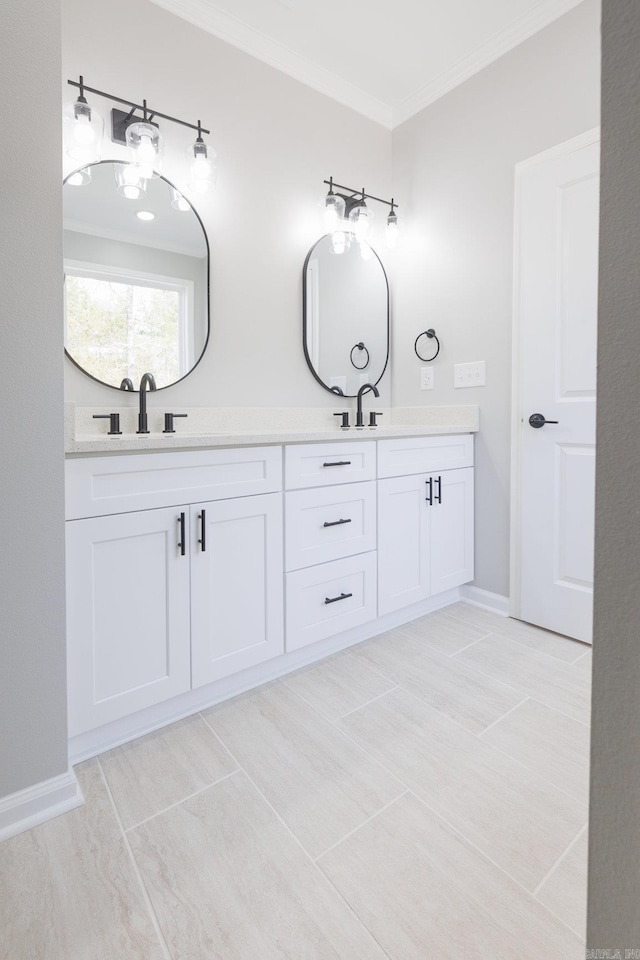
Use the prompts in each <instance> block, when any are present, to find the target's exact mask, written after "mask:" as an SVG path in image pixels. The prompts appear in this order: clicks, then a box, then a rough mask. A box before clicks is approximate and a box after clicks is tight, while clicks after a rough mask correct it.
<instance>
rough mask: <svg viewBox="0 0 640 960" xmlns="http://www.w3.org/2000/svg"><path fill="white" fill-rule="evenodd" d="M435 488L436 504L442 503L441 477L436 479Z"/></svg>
mask: <svg viewBox="0 0 640 960" xmlns="http://www.w3.org/2000/svg"><path fill="white" fill-rule="evenodd" d="M436 487H437V488H438V492H437V493H436V503H442V477H438V479H437V480H436Z"/></svg>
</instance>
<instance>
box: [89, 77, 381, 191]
mask: <svg viewBox="0 0 640 960" xmlns="http://www.w3.org/2000/svg"><path fill="white" fill-rule="evenodd" d="M86 89H87V90H88V89H89V87H87V88H86ZM322 182H323V183H326V184H327V186H328V187H329V188H330V189H331V190H333V188H334V187H337V188H338V190H346V191H347V192H348V193H350V194H351V197H352V198H354V199H355V198H356V197H357V198H358V199H359V200H377V202H378V203H384V204H385V206H387V207H391V208H392V209H393V208H395V209H396V210H397V209H398V204H397V203H396V202H395V200H393V199H392V200H383V199H382V197H374V195H373V194H372V193H365V189H364V187H363V188H362V190H354V188H353V187H345V185H344V184H343V183H336V182H335V180H334V179H333V177H330V178H329V179H328V180H323V181H322Z"/></svg>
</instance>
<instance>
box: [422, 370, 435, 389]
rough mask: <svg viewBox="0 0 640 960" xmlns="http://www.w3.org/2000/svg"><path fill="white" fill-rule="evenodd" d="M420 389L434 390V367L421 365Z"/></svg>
mask: <svg viewBox="0 0 640 960" xmlns="http://www.w3.org/2000/svg"><path fill="white" fill-rule="evenodd" d="M420 389H421V390H433V367H420Z"/></svg>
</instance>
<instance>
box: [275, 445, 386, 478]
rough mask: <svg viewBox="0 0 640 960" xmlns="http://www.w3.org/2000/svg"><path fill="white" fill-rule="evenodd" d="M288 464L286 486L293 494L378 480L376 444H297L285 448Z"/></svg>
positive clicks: (286, 467) (285, 459) (286, 462)
mask: <svg viewBox="0 0 640 960" xmlns="http://www.w3.org/2000/svg"><path fill="white" fill-rule="evenodd" d="M284 464H285V486H286V487H287V489H289V490H296V489H300V488H303V487H325V486H330V485H331V484H335V483H353V482H356V481H359V480H360V481H362V480H375V478H376V442H375V440H356V441H355V442H354V441H351V442H350V441H344V442H340V441H337V442H336V443H305V444H299V445H298V444H296V445H295V446H288V447H285V456H284Z"/></svg>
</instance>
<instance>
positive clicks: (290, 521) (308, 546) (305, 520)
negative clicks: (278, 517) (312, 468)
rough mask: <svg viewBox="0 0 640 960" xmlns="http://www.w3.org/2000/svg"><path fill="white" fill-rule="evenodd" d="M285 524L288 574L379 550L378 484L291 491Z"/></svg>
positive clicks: (287, 498) (353, 484) (343, 485)
mask: <svg viewBox="0 0 640 960" xmlns="http://www.w3.org/2000/svg"><path fill="white" fill-rule="evenodd" d="M285 523H286V527H285V530H286V533H285V543H286V568H287V570H299V569H300V568H301V567H309V566H311V565H312V564H315V563H326V562H327V561H329V560H339V559H340V558H341V557H351V556H353V555H354V554H356V553H366V552H367V551H369V550H375V548H376V484H375V481H373V480H370V481H369V482H368V483H347V484H340V485H339V486H336V487H327V488H326V489H325V490H292V491H289V492H288V493H287V494H286V506H285Z"/></svg>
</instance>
